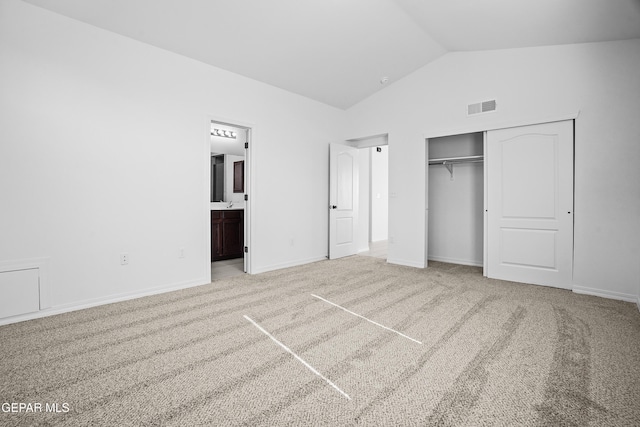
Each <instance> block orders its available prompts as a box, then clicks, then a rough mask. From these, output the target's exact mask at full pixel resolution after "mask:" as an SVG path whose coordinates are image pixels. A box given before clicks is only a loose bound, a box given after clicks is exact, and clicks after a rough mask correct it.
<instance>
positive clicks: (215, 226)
mask: <svg viewBox="0 0 640 427" xmlns="http://www.w3.org/2000/svg"><path fill="white" fill-rule="evenodd" d="M210 127H211V129H210V150H209V164H210V174H209V203H210V218H211V223H210V224H211V227H210V234H211V240H210V243H211V245H210V246H211V252H210V254H211V280H212V281H213V280H216V279H223V278H228V277H233V276H237V275H240V274H244V273H250V272H251V263H250V254H249V251H248V249H249V247H250V245H249V241H250V238H251V233H250V227H249V224H250V223H251V222H250V215H251V209H250V208H251V205H250V203H249V194H250V188H249V187H250V182H251V180H250V173H251V167H250V165H251V164H250V160H251V158H250V154H249V153H250V149H251V128H249V127H247V126H242V125H237V124H231V123H225V122H221V121H215V120H211V122H210Z"/></svg>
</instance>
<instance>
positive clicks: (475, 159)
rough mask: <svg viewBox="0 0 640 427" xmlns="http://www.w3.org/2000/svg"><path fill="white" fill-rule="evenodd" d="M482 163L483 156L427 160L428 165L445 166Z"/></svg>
mask: <svg viewBox="0 0 640 427" xmlns="http://www.w3.org/2000/svg"><path fill="white" fill-rule="evenodd" d="M482 161H484V156H482V155H479V156H461V157H443V158H440V159H429V164H430V165H446V164H452V163H472V162H482Z"/></svg>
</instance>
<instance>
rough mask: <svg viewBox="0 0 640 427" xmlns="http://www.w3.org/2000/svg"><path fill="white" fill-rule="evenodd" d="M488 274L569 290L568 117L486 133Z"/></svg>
mask: <svg viewBox="0 0 640 427" xmlns="http://www.w3.org/2000/svg"><path fill="white" fill-rule="evenodd" d="M485 161H486V162H487V165H486V167H487V168H488V169H487V181H488V182H487V193H488V194H487V200H488V212H487V215H488V219H487V227H488V230H487V231H488V236H487V237H488V251H489V254H488V265H487V267H488V272H487V276H488V277H491V278H495V279H502V280H511V281H515V282H523V283H533V284H538V285H547V286H554V287H559V288H566V289H570V288H571V281H572V274H573V273H572V272H573V121H571V120H570V121H564V122H554V123H545V124H540V125H532V126H523V127H518V128H509V129H500V130H495V131H489V132H487V153H486V155H485Z"/></svg>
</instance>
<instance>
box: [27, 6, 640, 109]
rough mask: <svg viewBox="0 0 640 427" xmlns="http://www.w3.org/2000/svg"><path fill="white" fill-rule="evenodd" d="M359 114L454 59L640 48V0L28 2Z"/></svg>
mask: <svg viewBox="0 0 640 427" xmlns="http://www.w3.org/2000/svg"><path fill="white" fill-rule="evenodd" d="M24 1H26V2H27V3H31V4H34V5H36V6H40V7H43V8H46V9H49V10H51V11H53V12H56V13H59V14H62V15H66V16H68V17H71V18H74V19H77V20H79V21H82V22H85V23H88V24H91V25H94V26H96V27H100V28H103V29H105V30H108V31H112V32H114V33H118V34H121V35H124V36H127V37H130V38H132V39H135V40H139V41H141V42H144V43H148V44H150V45H153V46H156V47H159V48H162V49H166V50H168V51H172V52H175V53H178V54H180V55H184V56H187V57H190V58H193V59H196V60H198V61H202V62H204V63H207V64H210V65H213V66H216V67H219V68H222V69H226V70H228V71H231V72H234V73H237V74H241V75H244V76H247V77H250V78H252V79H255V80H259V81H262V82H265V83H268V84H271V85H274V86H277V87H280V88H282V89H285V90H288V91H291V92H294V93H297V94H300V95H303V96H306V97H309V98H312V99H315V100H317V101H320V102H323V103H326V104H329V105H332V106H335V107H338V108H342V109H347V108H349V107H350V106H352V105H354V104H356V103H357V102H359V101H361V100H363V99H364V98H366V97H368V96H370V95H372V94H373V93H375V92H376V91H378V90H380V89H382V88H383V87H384V86H383V85H382V84H381V82H380V81H381V79H382V78H383V77H387V78H388V83H387V84H393V82H394V81H397V80H399V79H401V78H402V77H404V76H406V75H407V74H409V73H411V72H413V71H415V70H416V69H418V68H420V67H422V66H424V65H425V64H427V63H429V62H430V61H433V60H435V59H437V58H438V57H439V56H441V55H443V54H445V53H447V52H452V51H472V50H491V49H507V48H522V47H532V46H547V45H558V44H570V43H585V42H598V41H612V40H624V39H632V38H640V0H535V1H526V0H24Z"/></svg>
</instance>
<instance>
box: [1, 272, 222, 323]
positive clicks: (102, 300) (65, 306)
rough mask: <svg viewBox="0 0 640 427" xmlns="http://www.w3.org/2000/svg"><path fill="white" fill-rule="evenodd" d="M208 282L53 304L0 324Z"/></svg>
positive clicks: (10, 318) (191, 282)
mask: <svg viewBox="0 0 640 427" xmlns="http://www.w3.org/2000/svg"><path fill="white" fill-rule="evenodd" d="M210 283H211V280H207V279H198V280H191V281H188V282H181V283H173V284H170V285H166V286H161V287H157V288H151V289H146V290H143V291H137V292H128V293H124V294H117V295H110V296H107V297H104V298H92V299H88V300H84V301H78V302H73V303H70V304H63V305H58V306H53V307H50V308H46V309H44V310H40V311H36V312H34V313H27V314H22V315H19V316H12V317H5V318H4V319H0V325H8V324H10V323H18V322H24V321H25V320H33V319H39V318H41V317H48V316H53V315H56V314H63V313H69V312H71V311H78V310H83V309H85V308H91V307H97V306H99V305H105V304H112V303H115V302H121V301H127V300H131V299H135V298H141V297H146V296H151V295H157V294H163V293H166V292H172V291H179V290H181V289H186V288H193V287H195V286H202V285H208V284H210Z"/></svg>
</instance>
